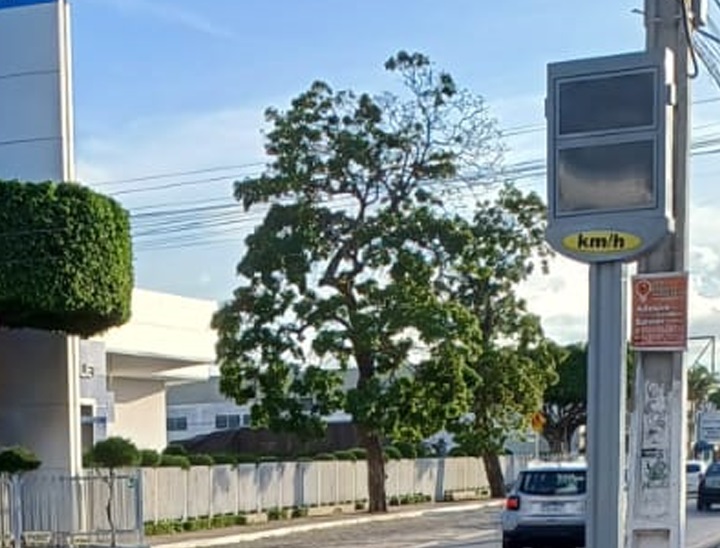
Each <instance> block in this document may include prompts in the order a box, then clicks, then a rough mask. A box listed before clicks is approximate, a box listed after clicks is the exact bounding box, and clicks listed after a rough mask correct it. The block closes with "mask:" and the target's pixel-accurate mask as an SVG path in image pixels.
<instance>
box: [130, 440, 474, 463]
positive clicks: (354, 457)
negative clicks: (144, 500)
mask: <svg viewBox="0 0 720 548" xmlns="http://www.w3.org/2000/svg"><path fill="white" fill-rule="evenodd" d="M384 453H385V458H386V460H399V459H415V458H423V457H427V456H430V455H429V454H428V453H427V451H423V450H422V449H419V448H417V447H414V446H412V445H410V444H397V445H391V446H388V447H385V448H384ZM458 456H460V455H458ZM366 459H367V451H366V450H365V449H364V448H362V447H356V448H354V449H348V450H344V451H335V452H332V453H327V452H326V453H317V454H314V455H303V456H299V457H295V458H293V459H292V460H294V461H297V462H311V461H334V460H338V461H358V460H366ZM282 460H287V457H285V458H283V457H278V456H272V455H252V454H243V453H241V454H213V455H209V454H191V453H188V452H187V450H186V449H185V448H184V447H183V446H181V445H177V444H171V445H169V446H168V447H166V448H165V449H164V450H163V452H162V453H158V452H157V451H155V450H152V449H143V450H141V451H140V466H143V467H158V466H159V467H166V466H167V467H180V468H183V469H187V468H189V467H190V466H212V465H214V464H231V465H237V464H256V463H263V462H280V461H282Z"/></svg>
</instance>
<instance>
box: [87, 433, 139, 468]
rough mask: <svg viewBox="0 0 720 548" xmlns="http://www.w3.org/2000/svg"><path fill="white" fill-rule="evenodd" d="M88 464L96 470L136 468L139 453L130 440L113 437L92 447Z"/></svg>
mask: <svg viewBox="0 0 720 548" xmlns="http://www.w3.org/2000/svg"><path fill="white" fill-rule="evenodd" d="M90 462H91V463H92V465H93V466H96V467H98V468H123V467H126V466H137V465H138V464H140V451H138V448H137V447H135V444H134V443H133V442H131V441H130V440H128V439H125V438H120V437H117V436H113V437H110V438H107V439H105V440H103V441H99V442H97V443H96V444H95V445H94V446H93V448H92V451H91V453H90Z"/></svg>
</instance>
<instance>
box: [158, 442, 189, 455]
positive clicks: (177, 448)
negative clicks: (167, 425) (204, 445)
mask: <svg viewBox="0 0 720 548" xmlns="http://www.w3.org/2000/svg"><path fill="white" fill-rule="evenodd" d="M162 454H163V455H181V456H183V457H187V456H188V452H187V449H185V447H183V446H182V445H179V444H176V443H171V444H170V445H168V446H167V447H166V448H165V449H163V452H162Z"/></svg>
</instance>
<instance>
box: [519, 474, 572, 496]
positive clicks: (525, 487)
mask: <svg viewBox="0 0 720 548" xmlns="http://www.w3.org/2000/svg"><path fill="white" fill-rule="evenodd" d="M520 491H522V492H523V493H527V494H529V495H545V496H552V495H582V494H584V493H585V472H584V471H582V470H567V471H566V470H562V471H548V470H542V471H541V470H537V471H533V472H525V473H524V474H523V476H522V478H521V479H520Z"/></svg>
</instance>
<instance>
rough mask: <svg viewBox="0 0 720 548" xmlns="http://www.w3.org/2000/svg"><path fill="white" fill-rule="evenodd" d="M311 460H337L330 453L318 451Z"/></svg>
mask: <svg viewBox="0 0 720 548" xmlns="http://www.w3.org/2000/svg"><path fill="white" fill-rule="evenodd" d="M313 460H337V458H336V457H335V455H333V454H332V453H318V454H317V455H314V456H313Z"/></svg>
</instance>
